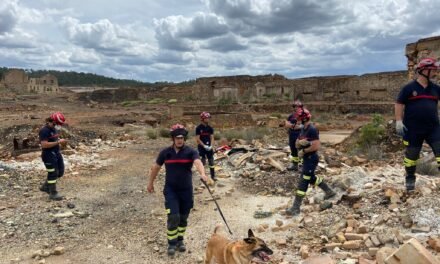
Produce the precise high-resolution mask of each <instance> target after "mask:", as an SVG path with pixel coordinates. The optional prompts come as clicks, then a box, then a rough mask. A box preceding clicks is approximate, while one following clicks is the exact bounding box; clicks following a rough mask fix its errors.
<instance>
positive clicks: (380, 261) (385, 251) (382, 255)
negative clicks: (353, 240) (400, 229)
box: [376, 247, 396, 264]
mask: <svg viewBox="0 0 440 264" xmlns="http://www.w3.org/2000/svg"><path fill="white" fill-rule="evenodd" d="M394 251H396V249H395V248H390V247H382V248H381V249H379V250H378V251H377V253H376V261H377V264H385V259H386V258H388V257H389V256H390V255H391V254H393V252H394Z"/></svg>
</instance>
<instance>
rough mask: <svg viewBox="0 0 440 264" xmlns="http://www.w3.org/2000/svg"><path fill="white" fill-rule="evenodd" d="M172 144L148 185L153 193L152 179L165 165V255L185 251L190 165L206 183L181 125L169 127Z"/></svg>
mask: <svg viewBox="0 0 440 264" xmlns="http://www.w3.org/2000/svg"><path fill="white" fill-rule="evenodd" d="M170 134H171V139H172V141H173V145H171V146H170V147H167V148H165V149H163V150H162V151H161V152H160V153H159V156H158V157H157V159H156V162H155V164H154V165H153V166H152V168H151V170H150V178H149V182H148V186H147V191H148V192H149V193H152V192H154V180H155V179H156V177H157V175H158V173H159V170H160V168H161V167H162V165H163V164H165V171H166V172H165V186H164V189H163V194H164V196H165V209H166V211H167V239H168V255H169V256H174V255H175V252H176V250H177V251H179V252H184V251H185V250H186V247H185V244H184V243H183V238H184V235H185V231H186V227H187V225H188V216H189V213H190V211H191V208H192V207H193V205H194V200H193V185H192V172H191V168H192V166H193V164H194V165H195V166H196V168H197V171H198V172H199V174H200V177H201V179H202V180H203V181H207V180H208V179H207V177H206V175H205V169H204V167H203V164H202V162H201V161H200V158H199V154H198V153H197V151H196V150H194V149H193V148H191V147H189V146H186V145H185V140H186V137H187V135H188V131H187V130H186V129H185V127H184V126H182V125H180V124H176V125H173V126H172V127H171V131H170Z"/></svg>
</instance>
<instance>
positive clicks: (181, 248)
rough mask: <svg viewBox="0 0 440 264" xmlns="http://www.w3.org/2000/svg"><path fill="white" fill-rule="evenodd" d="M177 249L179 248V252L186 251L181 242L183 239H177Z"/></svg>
mask: <svg viewBox="0 0 440 264" xmlns="http://www.w3.org/2000/svg"><path fill="white" fill-rule="evenodd" d="M176 246H177V250H179V252H185V251H186V247H185V243H183V240H177V245H176Z"/></svg>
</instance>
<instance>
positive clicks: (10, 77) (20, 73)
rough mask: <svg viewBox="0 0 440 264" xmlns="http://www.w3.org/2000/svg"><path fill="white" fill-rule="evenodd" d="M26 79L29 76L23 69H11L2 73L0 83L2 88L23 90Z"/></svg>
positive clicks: (27, 79)
mask: <svg viewBox="0 0 440 264" xmlns="http://www.w3.org/2000/svg"><path fill="white" fill-rule="evenodd" d="M28 81H29V78H28V76H27V74H26V72H25V71H24V70H21V69H12V70H9V71H8V72H6V73H5V74H4V75H3V77H2V79H1V82H0V83H1V84H2V85H3V87H4V88H8V89H10V90H13V91H17V92H25V91H26V85H27V83H28ZM1 84H0V86H1Z"/></svg>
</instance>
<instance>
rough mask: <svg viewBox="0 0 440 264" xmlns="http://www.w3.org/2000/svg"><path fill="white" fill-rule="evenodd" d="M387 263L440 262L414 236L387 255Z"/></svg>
mask: <svg viewBox="0 0 440 264" xmlns="http://www.w3.org/2000/svg"><path fill="white" fill-rule="evenodd" d="M385 264H440V262H439V261H438V260H437V259H436V258H435V257H434V256H433V255H432V254H431V253H430V252H429V251H428V250H427V249H426V248H425V247H424V246H423V245H422V244H420V242H419V241H418V240H417V239H415V238H412V239H410V240H409V241H408V242H407V243H405V244H403V245H402V246H401V247H400V248H399V249H398V250H396V251H395V252H394V253H393V254H391V256H389V257H387V258H386V259H385Z"/></svg>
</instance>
